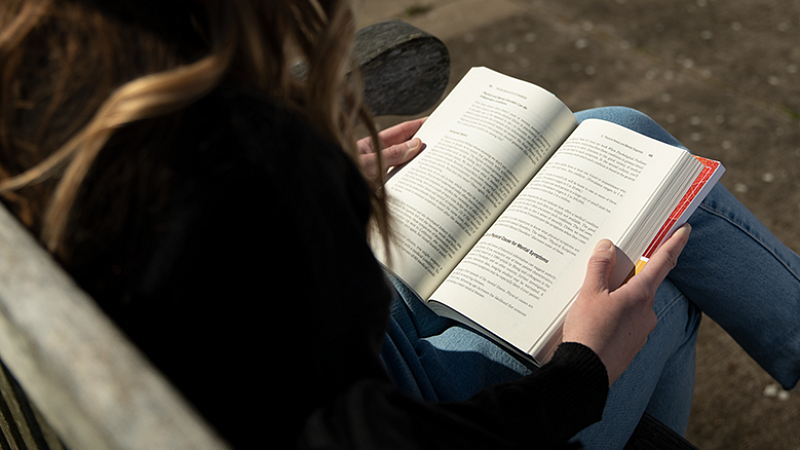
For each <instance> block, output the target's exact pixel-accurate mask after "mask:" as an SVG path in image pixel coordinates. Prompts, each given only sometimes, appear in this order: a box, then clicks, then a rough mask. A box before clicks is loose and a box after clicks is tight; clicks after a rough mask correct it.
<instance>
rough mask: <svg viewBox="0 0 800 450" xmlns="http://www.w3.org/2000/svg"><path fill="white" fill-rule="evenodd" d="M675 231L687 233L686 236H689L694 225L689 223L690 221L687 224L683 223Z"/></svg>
mask: <svg viewBox="0 0 800 450" xmlns="http://www.w3.org/2000/svg"><path fill="white" fill-rule="evenodd" d="M675 232H676V233H685V234H686V236H689V233H691V232H692V226H691V225H689V224H688V223H685V224H683V225H681V227H680V228H678V230H677V231H675Z"/></svg>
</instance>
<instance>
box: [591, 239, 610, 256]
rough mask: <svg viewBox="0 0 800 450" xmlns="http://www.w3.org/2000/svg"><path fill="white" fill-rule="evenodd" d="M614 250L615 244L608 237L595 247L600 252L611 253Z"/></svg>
mask: <svg viewBox="0 0 800 450" xmlns="http://www.w3.org/2000/svg"><path fill="white" fill-rule="evenodd" d="M612 250H614V244H613V243H612V242H611V241H609V240H608V239H603V240H602V241H600V242H598V243H597V246H596V247H595V248H594V251H595V252H596V253H600V252H608V253H610V252H611V251H612Z"/></svg>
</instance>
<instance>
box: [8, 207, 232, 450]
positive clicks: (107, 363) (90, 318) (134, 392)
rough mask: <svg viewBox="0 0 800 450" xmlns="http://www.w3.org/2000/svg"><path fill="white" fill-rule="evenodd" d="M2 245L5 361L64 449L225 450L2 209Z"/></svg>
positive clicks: (187, 405)
mask: <svg viewBox="0 0 800 450" xmlns="http://www.w3.org/2000/svg"><path fill="white" fill-rule="evenodd" d="M0 249H2V250H0V357H2V360H3V362H4V363H5V364H6V366H7V367H8V369H9V371H10V372H11V374H13V376H14V378H16V380H17V381H18V382H19V384H20V385H21V386H22V388H23V389H24V391H25V392H26V393H27V395H28V397H29V398H30V399H31V401H32V402H33V403H34V404H35V405H36V407H37V408H38V410H39V411H40V412H41V414H42V416H44V417H45V419H46V420H47V422H48V423H49V424H50V425H51V426H52V427H53V429H54V430H55V431H56V433H57V434H58V436H59V437H60V438H61V439H62V441H63V442H64V443H65V444H66V445H67V447H69V448H73V449H84V448H86V449H88V448H91V449H143V448H146V449H161V448H163V449H214V450H217V449H225V448H228V446H227V445H226V444H225V443H224V442H223V441H222V440H221V438H220V437H219V436H218V435H216V433H215V432H214V431H213V429H212V428H211V427H210V426H208V425H207V424H206V423H205V422H204V421H203V420H202V418H201V417H200V416H199V415H198V414H197V413H196V412H195V411H194V410H193V409H192V408H191V406H190V405H189V404H188V402H186V401H185V400H184V399H183V398H182V397H181V396H180V395H179V394H178V393H177V391H176V390H175V389H174V388H173V387H172V386H170V385H169V384H168V383H167V382H166V380H165V379H164V378H163V376H161V375H160V373H158V372H157V371H156V370H155V369H154V368H153V366H152V365H151V364H150V363H149V362H148V361H147V360H146V359H145V358H144V357H143V356H142V355H141V354H140V352H139V351H138V350H137V349H136V348H134V347H133V345H132V344H131V343H130V342H129V341H128V340H127V339H126V338H125V337H124V336H123V335H122V333H121V332H120V331H119V330H118V329H117V328H116V327H115V326H114V325H113V323H111V321H110V320H109V319H108V317H107V316H105V314H103V312H102V311H101V310H100V309H99V308H98V307H97V305H96V304H95V303H94V301H93V300H91V299H90V298H89V297H88V296H87V295H86V294H85V293H84V292H83V291H82V290H81V289H79V288H78V287H77V286H76V285H75V283H74V282H73V281H72V280H71V278H70V277H69V276H68V275H67V274H66V273H65V272H64V271H63V270H62V269H61V268H60V266H58V265H57V264H56V263H55V262H54V261H53V259H52V257H51V256H50V254H49V253H47V252H45V251H44V250H43V249H42V248H41V247H40V246H39V245H38V243H37V242H36V241H35V240H34V239H33V238H32V237H31V236H30V234H29V233H28V232H27V230H25V229H23V228H22V226H21V225H20V224H19V223H18V222H17V220H16V219H15V218H14V217H13V216H11V215H10V214H9V213H8V211H7V210H6V209H5V208H2V207H0Z"/></svg>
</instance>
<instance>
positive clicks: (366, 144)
mask: <svg viewBox="0 0 800 450" xmlns="http://www.w3.org/2000/svg"><path fill="white" fill-rule="evenodd" d="M425 119H427V117H423V118H421V119H415V120H409V121H408V122H403V123H400V124H397V125H395V126H393V127H390V128H387V129H385V130H383V131H381V132H380V133H378V137H379V138H380V140H381V142H382V143H383V145H384V146H385V147H384V148H383V150H381V156H382V157H383V166H384V167H385V168H386V169H387V170H388V169H391V168H392V167H396V166H400V165H402V164H405V163H407V162H409V161H411V160H412V159H414V157H415V156H417V155H418V154H419V152H420V151H421V150H422V141H421V140H420V139H419V138H414V139H411V138H412V137H413V136H414V134H416V133H417V130H419V128H420V127H421V126H422V124H423V123H424V122H425ZM358 150H359V152H360V153H361V163H362V164H363V165H364V168H365V169H366V170H367V174H368V175H369V176H370V177H373V178H375V177H377V176H378V154H377V152H376V151H375V149H374V148H373V146H372V139H371V138H369V137H366V138H364V139H361V140H359V141H358Z"/></svg>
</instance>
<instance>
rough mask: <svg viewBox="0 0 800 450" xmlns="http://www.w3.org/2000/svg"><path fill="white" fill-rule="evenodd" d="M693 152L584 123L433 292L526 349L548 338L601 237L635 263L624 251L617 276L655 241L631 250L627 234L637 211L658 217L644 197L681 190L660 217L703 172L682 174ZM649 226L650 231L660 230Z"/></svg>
mask: <svg viewBox="0 0 800 450" xmlns="http://www.w3.org/2000/svg"><path fill="white" fill-rule="evenodd" d="M688 160H693V158H692V157H691V155H690V154H689V153H688V152H686V151H684V150H682V149H678V148H675V147H671V146H668V145H666V144H662V143H659V142H656V141H653V140H651V139H649V138H646V137H644V136H641V135H639V134H637V133H634V132H632V131H630V130H627V129H625V128H622V127H619V126H617V125H614V124H611V123H607V122H602V121H596V120H587V121H585V122H583V123H582V124H581V126H579V127H578V129H576V131H575V132H574V133H573V134H572V136H570V138H569V139H568V140H567V141H566V142H565V143H564V144H563V146H562V147H561V148H560V149H559V150H558V151H557V152H556V153H555V154H554V155H553V156H552V157H551V158H550V160H549V161H548V162H547V164H546V165H545V166H544V167H543V168H542V169H541V170H540V171H539V173H538V174H537V175H536V177H534V178H533V180H532V181H531V182H530V183H529V184H528V185H527V186H526V187H525V189H524V190H523V191H522V192H521V193H520V194H519V196H518V197H517V198H516V199H515V200H514V201H513V202H512V203H511V204H510V205H509V207H508V209H507V210H506V211H505V212H504V213H503V215H502V216H501V217H500V218H499V219H498V220H497V221H496V222H495V223H494V224H493V225H492V226H491V227H490V228H489V230H488V231H487V232H486V235H485V236H484V237H483V238H482V239H481V240H480V241H479V242H478V243H477V244H476V245H475V247H474V248H473V249H472V251H471V252H470V253H469V254H468V255H467V256H466V257H465V258H464V260H463V261H462V262H461V264H459V265H458V267H456V269H455V270H454V271H453V272H452V274H451V276H450V277H449V278H448V279H447V280H446V281H445V282H444V284H443V285H442V286H441V287H440V289H439V290H437V291H436V292H435V293H434V294H433V296H432V299H434V300H436V301H437V302H442V303H445V304H447V306H449V307H450V308H452V309H453V310H455V311H457V312H458V313H460V314H461V315H464V316H466V317H469V318H470V319H471V320H472V321H474V322H476V323H478V324H479V325H480V326H481V327H483V328H485V329H487V330H489V331H490V332H491V333H493V334H495V335H497V336H499V337H500V338H502V339H504V340H506V341H508V342H510V343H511V344H513V345H515V346H516V347H517V348H519V349H521V350H522V351H530V349H531V348H533V347H534V346H535V345H539V346H541V345H544V344H543V343H540V342H539V341H540V340H541V336H546V335H547V334H548V333H550V334H552V333H553V332H554V330H555V329H557V328H559V327H560V323H559V320H560V319H561V317H562V314H563V313H564V312H565V311H566V308H567V306H568V305H569V304H571V302H572V300H573V298H574V296H575V295H576V294H577V292H578V290H579V289H580V286H581V284H582V283H583V277H584V274H585V268H586V264H587V262H588V258H589V256H590V254H591V252H592V250H593V249H594V247H595V245H596V243H597V242H598V241H599V240H600V239H601V238H609V239H611V240H612V241H613V242H614V243H615V244H617V245H618V246H620V247H621V248H622V249H623V250H624V251H625V253H627V254H628V255H629V257H628V259H629V261H622V260H621V259H625V257H624V255H622V256H623V258H618V261H617V265H618V269H619V270H618V271H617V272H618V274H617V275H616V277H617V279H618V283H621V281H622V279H624V276H625V275H626V273H627V272H629V271H630V270H631V268H632V267H633V261H635V260H638V257H639V256H640V255H641V252H643V251H644V249H645V247H646V242H649V240H647V241H645V244H644V245H639V247H642V248H625V245H626V244H625V243H626V242H627V241H628V240H630V239H629V238H628V237H629V235H630V234H631V233H632V230H635V231H637V232H638V231H640V230H638V228H640V227H642V226H644V225H642V224H644V223H645V222H648V221H649V220H650V218H644V217H640V216H641V215H643V214H644V215H657V214H651V213H652V208H650V207H649V206H648V205H649V204H651V203H652V202H653V200H654V199H659V198H662V197H664V195H662V193H660V190H661V189H662V187H664V186H672V189H675V190H680V192H676V193H674V194H671V197H670V195H667V196H666V197H667V200H666V203H671V205H668V206H667V208H669V210H668V211H667V212H666V214H662V213H659V214H662V215H664V217H661V218H658V217H656V218H653V220H660V221H661V222H663V221H664V220H665V219H666V217H667V216H668V214H669V211H671V210H672V209H673V208H674V207H675V205H676V204H677V202H678V201H679V200H680V197H681V196H682V195H683V193H684V192H685V191H686V190H687V189H688V186H689V185H690V183H691V179H689V178H687V177H694V176H696V175H697V173H699V168H697V170H696V171H693V170H689V171H688V173H687V174H683V173H682V172H684V171H685V166H686V165H687V164H689V163H687V162H686V161H688ZM694 161H695V162H696V160H694ZM697 164H699V163H697ZM676 174H677V175H676ZM684 178H686V180H684ZM676 179H677V180H681V181H679V182H677V183H675V180H676ZM679 185H680V186H679ZM645 228H646V229H645V230H644V231H643V232H644V233H651V234H650V239H652V236H654V235H655V234H656V232H657V231H658V228H657V226H656V227H655V228H654V227H653V226H651V225H647V226H645ZM651 228H652V229H651ZM637 252H638V254H637ZM631 253H633V254H635V257H630V254H631ZM618 255H620V253H619V252H618ZM631 258H635V259H632V260H631ZM626 267H627V268H626ZM620 274H621V275H620ZM432 301H433V300H432ZM435 310H436V311H437V312H439V313H440V314H444V315H450V314H448V313H447V312H446V310H440V309H437V308H435ZM451 317H452V315H451Z"/></svg>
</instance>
